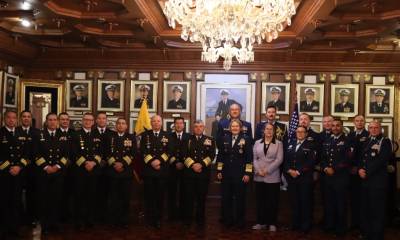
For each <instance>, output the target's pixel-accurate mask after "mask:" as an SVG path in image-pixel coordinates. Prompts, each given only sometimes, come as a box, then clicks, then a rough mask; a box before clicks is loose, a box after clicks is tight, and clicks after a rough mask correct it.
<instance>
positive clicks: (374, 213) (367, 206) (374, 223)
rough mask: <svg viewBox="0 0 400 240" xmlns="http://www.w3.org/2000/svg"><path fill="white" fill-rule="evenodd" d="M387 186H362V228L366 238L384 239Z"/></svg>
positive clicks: (372, 239) (370, 239) (373, 239)
mask: <svg viewBox="0 0 400 240" xmlns="http://www.w3.org/2000/svg"><path fill="white" fill-rule="evenodd" d="M386 194H387V193H386V188H385V187H371V186H368V185H367V184H362V186H361V197H360V198H361V202H360V203H361V207H360V213H361V215H360V220H361V222H360V228H361V233H362V234H363V235H364V236H365V237H366V240H383V239H384V226H385V208H386Z"/></svg>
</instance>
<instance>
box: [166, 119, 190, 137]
mask: <svg viewBox="0 0 400 240" xmlns="http://www.w3.org/2000/svg"><path fill="white" fill-rule="evenodd" d="M184 124H185V132H187V133H188V132H190V128H189V127H190V126H189V125H190V124H189V120H185V121H184ZM163 129H164V131H167V132H175V126H174V119H173V118H164V119H163Z"/></svg>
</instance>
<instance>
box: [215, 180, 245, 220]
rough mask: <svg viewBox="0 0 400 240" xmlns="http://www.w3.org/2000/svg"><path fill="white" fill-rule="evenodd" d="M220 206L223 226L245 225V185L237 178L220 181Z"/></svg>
mask: <svg viewBox="0 0 400 240" xmlns="http://www.w3.org/2000/svg"><path fill="white" fill-rule="evenodd" d="M221 187H222V205H223V219H224V223H225V224H228V225H229V224H239V225H243V224H244V223H245V209H246V188H247V186H246V184H245V183H244V182H243V181H242V180H241V179H237V178H231V177H226V178H223V179H222V183H221Z"/></svg>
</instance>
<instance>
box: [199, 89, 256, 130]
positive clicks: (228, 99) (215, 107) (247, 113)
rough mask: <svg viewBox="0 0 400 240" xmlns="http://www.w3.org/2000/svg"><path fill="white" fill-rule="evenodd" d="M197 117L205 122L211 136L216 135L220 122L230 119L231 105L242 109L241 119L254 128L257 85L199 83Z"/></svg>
mask: <svg viewBox="0 0 400 240" xmlns="http://www.w3.org/2000/svg"><path fill="white" fill-rule="evenodd" d="M196 98H197V99H196V117H197V118H198V119H201V120H203V121H204V123H205V125H206V128H205V132H206V134H207V135H209V136H213V133H216V128H217V127H218V121H219V120H221V119H226V118H228V114H229V108H230V105H232V104H234V103H237V104H239V105H240V106H241V107H242V113H241V119H242V120H245V121H248V122H250V123H251V124H252V125H253V126H254V116H255V114H254V111H255V83H238V84H230V83H207V82H198V83H197V96H196Z"/></svg>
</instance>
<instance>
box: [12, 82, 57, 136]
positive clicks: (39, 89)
mask: <svg viewBox="0 0 400 240" xmlns="http://www.w3.org/2000/svg"><path fill="white" fill-rule="evenodd" d="M63 89H64V84H63V82H58V81H48V82H43V80H23V81H21V96H20V109H21V110H28V111H30V112H31V113H32V123H33V126H34V127H36V128H39V129H41V128H42V127H43V124H44V122H45V120H46V115H47V114H48V113H50V112H54V113H61V112H63V111H64V109H63V107H64V103H63V99H64V93H63Z"/></svg>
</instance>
